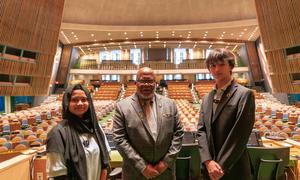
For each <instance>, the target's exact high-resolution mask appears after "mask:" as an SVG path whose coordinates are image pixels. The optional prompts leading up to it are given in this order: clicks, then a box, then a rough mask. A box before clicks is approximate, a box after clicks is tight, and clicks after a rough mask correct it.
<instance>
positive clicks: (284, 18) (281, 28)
mask: <svg viewBox="0 0 300 180" xmlns="http://www.w3.org/2000/svg"><path fill="white" fill-rule="evenodd" d="M255 5H256V12H257V19H258V23H259V26H260V31H261V38H262V41H263V44H264V48H265V50H266V51H267V52H266V58H267V61H268V63H269V71H270V77H271V80H272V84H273V87H274V89H273V92H278V93H300V86H299V85H297V84H293V81H292V78H291V73H298V72H300V59H299V58H298V59H297V58H295V59H290V58H287V57H286V54H285V49H286V48H289V47H294V46H297V45H299V44H300V11H299V9H300V1H299V0H288V1H282V0H255Z"/></svg>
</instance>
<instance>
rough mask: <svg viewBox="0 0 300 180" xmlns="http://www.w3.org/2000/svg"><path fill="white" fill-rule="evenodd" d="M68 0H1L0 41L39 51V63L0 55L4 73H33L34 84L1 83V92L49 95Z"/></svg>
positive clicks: (2, 93)
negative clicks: (20, 60)
mask: <svg viewBox="0 0 300 180" xmlns="http://www.w3.org/2000/svg"><path fill="white" fill-rule="evenodd" d="M63 7H64V0H51V1H49V0H1V1H0V44H3V45H7V46H11V47H14V48H18V49H25V50H30V51H33V52H36V53H37V57H36V60H35V63H27V62H18V61H10V60H3V59H0V71H1V73H2V74H11V75H23V76H30V77H31V85H30V86H26V85H25V86H17V85H15V86H1V85H0V95H8V96H9V95H11V96H12V95H30V96H32V95H47V91H48V88H49V81H50V76H51V72H52V66H53V62H54V55H55V53H56V47H57V43H58V35H59V29H60V25H61V20H62V12H63Z"/></svg>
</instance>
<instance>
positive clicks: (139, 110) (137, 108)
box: [131, 94, 154, 140]
mask: <svg viewBox="0 0 300 180" xmlns="http://www.w3.org/2000/svg"><path fill="white" fill-rule="evenodd" d="M131 98H132V102H131V105H132V106H133V108H134V110H135V112H136V113H137V115H138V117H139V120H140V121H142V124H143V125H144V127H145V129H146V130H147V131H148V133H149V135H150V136H151V137H152V139H153V140H154V138H153V136H152V132H151V129H150V127H149V125H148V122H147V118H146V117H145V115H144V112H143V109H142V107H141V105H140V103H139V99H138V96H137V94H134V95H132V96H131Z"/></svg>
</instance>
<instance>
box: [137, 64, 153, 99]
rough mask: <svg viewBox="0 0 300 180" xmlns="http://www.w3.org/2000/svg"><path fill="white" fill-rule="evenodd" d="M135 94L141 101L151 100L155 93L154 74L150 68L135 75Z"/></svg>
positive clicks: (143, 69)
mask: <svg viewBox="0 0 300 180" xmlns="http://www.w3.org/2000/svg"><path fill="white" fill-rule="evenodd" d="M136 87H137V94H138V96H139V97H140V98H142V99H151V98H152V97H153V96H154V91H155V74H154V72H153V70H152V69H151V68H147V67H146V68H142V69H140V70H139V71H138V73H137V83H136Z"/></svg>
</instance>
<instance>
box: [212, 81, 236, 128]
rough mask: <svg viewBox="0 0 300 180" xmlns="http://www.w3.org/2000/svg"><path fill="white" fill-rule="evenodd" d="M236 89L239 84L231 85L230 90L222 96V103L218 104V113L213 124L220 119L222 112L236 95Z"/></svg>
mask: <svg viewBox="0 0 300 180" xmlns="http://www.w3.org/2000/svg"><path fill="white" fill-rule="evenodd" d="M236 89H237V84H235V83H234V82H233V83H232V84H231V85H230V87H228V89H226V90H225V92H224V94H223V96H222V99H221V101H220V103H219V104H218V106H217V109H216V112H215V114H214V116H213V120H212V123H213V122H214V121H215V120H216V119H217V118H218V116H219V114H220V112H221V111H222V110H223V108H224V106H225V105H226V104H227V102H228V101H229V100H230V98H231V97H232V95H233V94H234V93H235V91H236Z"/></svg>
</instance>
